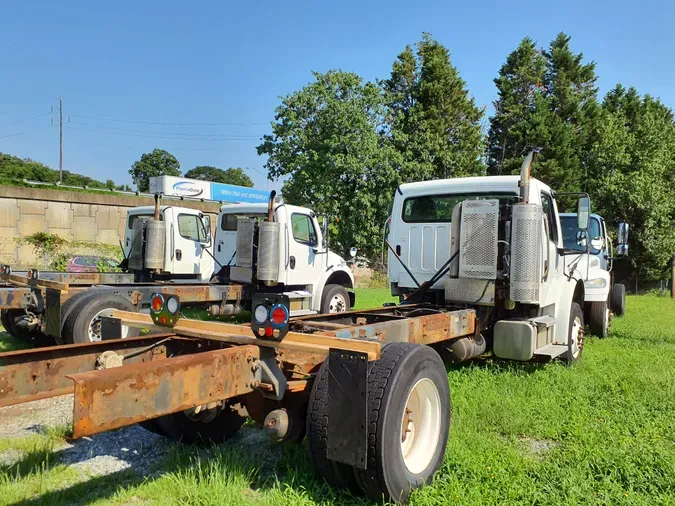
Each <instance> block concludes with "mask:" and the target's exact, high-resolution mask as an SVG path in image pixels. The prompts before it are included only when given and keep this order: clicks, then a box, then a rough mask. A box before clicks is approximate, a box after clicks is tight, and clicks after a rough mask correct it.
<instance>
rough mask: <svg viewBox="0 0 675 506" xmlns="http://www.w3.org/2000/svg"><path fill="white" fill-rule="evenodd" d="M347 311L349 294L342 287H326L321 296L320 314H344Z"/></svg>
mask: <svg viewBox="0 0 675 506" xmlns="http://www.w3.org/2000/svg"><path fill="white" fill-rule="evenodd" d="M345 311H349V294H348V293H347V289H346V288H345V287H344V286H342V285H327V286H326V288H324V289H323V295H322V296H321V313H322V314H326V313H344V312H345Z"/></svg>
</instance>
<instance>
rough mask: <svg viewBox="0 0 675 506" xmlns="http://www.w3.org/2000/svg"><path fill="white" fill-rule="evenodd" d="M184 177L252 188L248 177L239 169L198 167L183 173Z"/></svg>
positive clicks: (251, 182)
mask: <svg viewBox="0 0 675 506" xmlns="http://www.w3.org/2000/svg"><path fill="white" fill-rule="evenodd" d="M185 177H187V178H191V179H200V180H202V181H212V182H214V183H225V184H234V185H238V186H246V187H247V188H253V181H252V180H251V178H250V177H248V175H247V174H246V173H245V172H244V170H243V169H241V168H239V167H236V168H229V169H227V170H223V169H219V168H217V167H211V166H208V165H200V166H197V167H195V168H194V169H190V170H188V171H187V172H186V173H185Z"/></svg>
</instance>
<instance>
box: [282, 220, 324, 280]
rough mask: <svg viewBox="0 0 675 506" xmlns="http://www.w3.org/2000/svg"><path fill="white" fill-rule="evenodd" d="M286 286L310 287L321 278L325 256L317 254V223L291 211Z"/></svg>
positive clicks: (288, 229) (288, 230)
mask: <svg viewBox="0 0 675 506" xmlns="http://www.w3.org/2000/svg"><path fill="white" fill-rule="evenodd" d="M288 223H289V226H288V228H287V233H288V236H289V237H288V245H289V248H288V253H289V256H288V259H287V262H288V268H287V271H286V272H287V275H286V284H287V285H304V286H307V285H312V284H314V283H315V282H316V280H317V279H318V278H319V277H320V276H321V273H322V270H325V268H326V266H325V265H324V263H325V259H326V257H327V255H326V254H319V255H317V253H318V252H319V249H320V245H319V230H318V227H317V225H318V223H317V221H316V219H314V218H313V217H312V216H310V215H309V214H306V213H303V212H300V211H293V212H291V214H290V217H289V220H288Z"/></svg>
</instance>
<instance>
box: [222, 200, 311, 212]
mask: <svg viewBox="0 0 675 506" xmlns="http://www.w3.org/2000/svg"><path fill="white" fill-rule="evenodd" d="M279 206H284V207H286V208H288V210H289V211H290V212H293V211H303V212H308V211H309V209H308V208H306V207H299V206H291V205H289V204H277V203H275V204H274V209H276V208H277V207H279ZM220 212H221V213H225V214H267V204H266V203H262V202H261V203H253V204H225V205H223V206H221V207H220Z"/></svg>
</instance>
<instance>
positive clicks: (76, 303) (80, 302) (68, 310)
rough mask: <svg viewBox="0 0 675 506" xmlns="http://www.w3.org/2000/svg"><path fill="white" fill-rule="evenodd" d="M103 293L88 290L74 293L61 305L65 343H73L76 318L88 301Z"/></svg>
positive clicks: (62, 332)
mask: <svg viewBox="0 0 675 506" xmlns="http://www.w3.org/2000/svg"><path fill="white" fill-rule="evenodd" d="M101 295H102V293H100V292H97V291H93V290H92V291H90V290H87V291H86V292H80V293H78V294H76V295H73V296H72V297H71V298H70V299H68V300H66V301H65V302H64V303H63V305H62V306H61V341H62V342H63V343H64V344H73V343H74V341H73V333H74V332H75V320H76V319H77V316H78V315H79V314H80V312H81V311H82V308H83V307H84V305H85V304H86V303H88V302H89V301H90V300H92V299H94V298H95V297H99V296H101Z"/></svg>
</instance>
